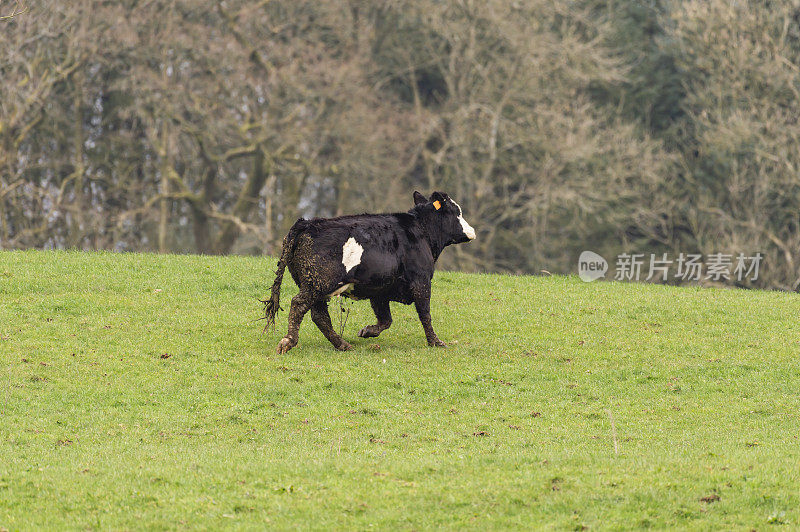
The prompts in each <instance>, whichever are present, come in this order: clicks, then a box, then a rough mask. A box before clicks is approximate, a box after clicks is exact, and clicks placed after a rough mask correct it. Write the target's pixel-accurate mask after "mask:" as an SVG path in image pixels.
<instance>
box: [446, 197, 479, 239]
mask: <svg viewBox="0 0 800 532" xmlns="http://www.w3.org/2000/svg"><path fill="white" fill-rule="evenodd" d="M450 201H453V200H452V199H451V200H450ZM453 205H455V206H456V207H458V221H459V222H461V229H462V230H463V231H464V235H465V236H466V237H467V238H469V239H470V240H475V229H473V228H472V226H471V225H469V224H468V223H467V221H466V220H465V219H464V217H463V216H461V205H459V204H458V203H456V202H455V201H453Z"/></svg>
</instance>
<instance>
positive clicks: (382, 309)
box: [358, 298, 392, 338]
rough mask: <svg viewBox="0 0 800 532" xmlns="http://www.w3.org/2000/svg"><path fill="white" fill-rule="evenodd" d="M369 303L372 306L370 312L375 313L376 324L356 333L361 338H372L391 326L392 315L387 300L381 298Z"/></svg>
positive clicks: (371, 300)
mask: <svg viewBox="0 0 800 532" xmlns="http://www.w3.org/2000/svg"><path fill="white" fill-rule="evenodd" d="M369 301H370V303H371V304H372V310H373V311H374V312H375V317H376V318H378V323H376V324H375V325H367V326H366V327H364V328H363V329H361V331H360V332H359V333H358V335H359V336H360V337H361V338H374V337H376V336H378V335H379V334H381V333H382V332H383V331H385V330H386V329H388V328H389V327H391V325H392V313H391V311H390V310H389V300H388V299H383V298H373V299H370V300H369Z"/></svg>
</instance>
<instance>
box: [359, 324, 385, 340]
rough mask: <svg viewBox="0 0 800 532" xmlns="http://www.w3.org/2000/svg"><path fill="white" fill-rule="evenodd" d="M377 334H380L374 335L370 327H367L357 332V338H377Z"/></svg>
mask: <svg viewBox="0 0 800 532" xmlns="http://www.w3.org/2000/svg"><path fill="white" fill-rule="evenodd" d="M378 334H380V333H376V332H374V331H373V330H372V326H371V325H368V326H367V327H364V328H363V329H361V330H360V331H358V336H360V337H361V338H375V337H376V336H378Z"/></svg>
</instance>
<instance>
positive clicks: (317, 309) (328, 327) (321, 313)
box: [311, 300, 353, 351]
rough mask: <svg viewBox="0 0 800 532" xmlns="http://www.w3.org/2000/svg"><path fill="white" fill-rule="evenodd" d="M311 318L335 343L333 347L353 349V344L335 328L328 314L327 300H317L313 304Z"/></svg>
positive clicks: (331, 341) (326, 336) (346, 349)
mask: <svg viewBox="0 0 800 532" xmlns="http://www.w3.org/2000/svg"><path fill="white" fill-rule="evenodd" d="M311 319H312V320H314V323H315V324H316V325H317V327H318V328H319V330H320V331H322V334H324V335H325V338H327V339H328V341H329V342H330V343H332V344H333V347H335V348H336V349H338V350H339V351H348V350H350V349H353V346H352V345H350V344H348V343H347V342H346V341H345V339H344V338H342V337H341V336H339V334H338V333H337V332H336V331H335V330H333V325H332V324H331V315H330V314H328V302H327V301H325V300H322V301H317V302H316V303H314V304H313V305H312V306H311Z"/></svg>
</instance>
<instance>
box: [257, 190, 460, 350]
mask: <svg viewBox="0 0 800 532" xmlns="http://www.w3.org/2000/svg"><path fill="white" fill-rule="evenodd" d="M474 238H475V229H473V228H472V226H470V225H469V224H468V223H467V222H466V220H464V216H463V215H462V212H461V207H460V206H459V205H458V203H456V202H455V201H454V200H453V199H452V198H450V197H449V196H448V195H447V194H445V193H443V192H434V193H433V194H432V195H431V197H430V199H428V198H425V196H423V195H422V194H420V193H419V192H414V207H413V208H412V209H411V210H410V211H408V212H401V213H392V214H359V215H350V216H339V217H337V218H314V219H312V220H306V219H304V218H300V219H298V220H297V222H295V224H294V225H293V226H292V228H291V229H290V230H289V233H288V234H287V235H286V237H285V238H284V239H283V250H282V251H281V257H280V259H279V260H278V269H277V270H276V271H275V282H274V283H273V285H272V292H271V296H270V298H269V299H268V300H265V301H263V303H264V310H265V319H266V320H267V321H266V324H267V325H266V328H268V327H269V326H270V325H274V324H275V315H276V314H277V312H278V310H279V309H280V306H279V305H280V290H281V283H282V281H283V274H284V270H285V268H287V267H288V268H289V272H290V273H291V275H292V278H293V279H294V282H295V283H296V284H297V286H298V287H299V289H300V293H299V294H297V295H296V296H294V297H293V298H292V304H291V307H290V308H289V330H288V332H287V333H286V336H284V337H283V339H281V341H280V343H279V344H278V350H277V351H278V353H279V354H282V353H286V352H287V351H289V350H290V349H292V348H293V347H294V346H296V345H297V341H298V332H299V329H300V322H301V321H302V320H303V316H304V315H305V314H306V312H308V311H309V310H310V311H311V319H312V320H313V321H314V323H315V324H316V326H317V327H318V328H319V330H320V331H322V334H324V335H325V338H327V339H328V340H329V341H330V342H331V343H332V344H333V346H334V347H335V348H336V349H338V350H340V351H347V350H349V349H352V348H353V347H352V346H351V345H350V344H349V343H347V341H345V340H344V338H342V337H341V336H340V335H339V334H337V333H336V331H335V330H334V329H333V326H332V324H331V318H330V315H329V314H328V301H329V300H330V298H331V297H332V296H339V295H341V296H345V297H349V298H351V299H369V300H370V304H371V305H372V310H373V311H374V312H375V316H376V318H377V320H378V321H377V323H376V324H375V325H368V326H366V327H364V328H363V329H361V331H360V332H359V333H358V335H359V336H360V337H361V338H372V337H376V336H378V335H379V334H380V333H381V332H383V331H385V330H386V329H388V328H389V326H391V324H392V314H391V312H390V311H389V302H390V301H396V302H399V303H403V304H405V305H410V304H411V303H414V305H415V306H416V309H417V314H418V315H419V320H420V322H422V328H423V330H424V331H425V338H426V340H427V341H428V345H429V346H438V347H445V346H446V344H445V343H444V342H442V341H441V340H440V339H439V337H438V336H436V333H435V332H434V330H433V326H432V325H431V312H430V301H431V279H432V278H433V269H434V266H435V264H436V260H437V259H438V258H439V255H440V254H441V253H442V250H444V248H445V247H447V246H449V245H451V244H460V243H463V242H469V241H470V240H473V239H474ZM281 310H282V309H281Z"/></svg>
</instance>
